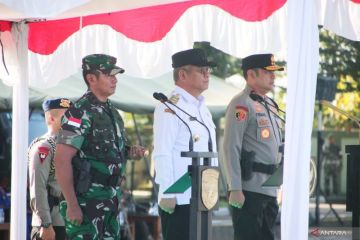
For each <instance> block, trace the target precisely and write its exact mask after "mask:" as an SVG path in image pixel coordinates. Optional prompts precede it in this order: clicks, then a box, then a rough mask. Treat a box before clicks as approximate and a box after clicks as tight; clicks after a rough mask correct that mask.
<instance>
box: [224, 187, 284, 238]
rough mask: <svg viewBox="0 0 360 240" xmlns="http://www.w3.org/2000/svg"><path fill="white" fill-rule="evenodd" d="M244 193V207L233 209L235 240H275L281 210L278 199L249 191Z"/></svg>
mask: <svg viewBox="0 0 360 240" xmlns="http://www.w3.org/2000/svg"><path fill="white" fill-rule="evenodd" d="M243 193H244V195H245V202H244V205H243V207H242V208H241V209H239V208H234V207H231V212H232V221H233V227H234V240H273V239H274V228H275V220H276V216H277V214H278V210H279V206H278V204H277V201H276V198H275V197H271V196H268V195H264V194H260V193H255V192H249V191H243Z"/></svg>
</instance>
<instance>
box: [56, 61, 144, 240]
mask: <svg viewBox="0 0 360 240" xmlns="http://www.w3.org/2000/svg"><path fill="white" fill-rule="evenodd" d="M115 64H116V58H114V57H112V56H109V55H105V54H92V55H88V56H86V57H84V58H83V60H82V68H83V76H84V80H85V82H86V84H87V86H88V91H87V92H86V93H85V94H84V95H83V96H82V97H81V98H80V99H79V100H78V101H76V102H75V103H74V104H73V105H72V106H71V107H70V108H69V110H68V111H67V112H66V113H65V115H64V119H63V121H62V126H61V129H60V133H59V137H58V141H57V142H58V144H57V150H56V156H55V168H56V176H57V178H58V181H59V184H60V187H61V190H62V192H63V195H64V198H65V201H62V202H61V203H60V209H61V214H62V215H63V216H64V217H65V226H66V233H67V236H68V238H69V239H119V238H120V226H119V222H118V220H117V215H118V213H119V206H120V205H119V203H120V194H121V192H120V186H119V181H120V179H121V177H122V174H123V171H124V167H125V161H126V158H127V157H130V158H132V159H134V158H140V157H142V156H143V155H144V148H142V147H140V146H133V147H129V146H128V145H127V141H126V137H125V132H124V122H123V120H122V118H121V116H120V114H119V113H118V110H117V109H116V108H115V107H114V106H113V105H112V103H111V101H110V100H109V99H108V97H109V96H111V95H112V94H114V93H115V89H116V84H117V79H116V76H115V75H116V74H118V73H123V72H124V69H122V68H120V67H118V66H116V65H115Z"/></svg>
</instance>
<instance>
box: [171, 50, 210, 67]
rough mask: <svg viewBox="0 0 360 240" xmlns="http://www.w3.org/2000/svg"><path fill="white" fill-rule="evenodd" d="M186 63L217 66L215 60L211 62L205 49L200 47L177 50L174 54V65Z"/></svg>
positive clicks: (180, 65) (178, 65)
mask: <svg viewBox="0 0 360 240" xmlns="http://www.w3.org/2000/svg"><path fill="white" fill-rule="evenodd" d="M185 65H194V66H199V67H205V66H208V67H215V66H216V64H215V63H214V62H209V61H208V60H207V58H206V54H205V52H204V50H202V49H200V48H195V49H189V50H185V51H181V52H177V53H175V54H174V55H172V67H173V68H178V67H182V66H185Z"/></svg>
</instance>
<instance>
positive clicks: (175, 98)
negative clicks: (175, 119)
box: [169, 94, 180, 104]
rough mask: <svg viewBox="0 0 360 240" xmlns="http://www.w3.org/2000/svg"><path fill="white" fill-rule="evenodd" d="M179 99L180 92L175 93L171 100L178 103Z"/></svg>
mask: <svg viewBox="0 0 360 240" xmlns="http://www.w3.org/2000/svg"><path fill="white" fill-rule="evenodd" d="M179 99H180V94H175V95H172V96H171V97H170V99H169V101H170V102H172V103H173V104H177V103H178V101H179Z"/></svg>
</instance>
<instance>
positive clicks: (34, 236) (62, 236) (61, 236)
mask: <svg viewBox="0 0 360 240" xmlns="http://www.w3.org/2000/svg"><path fill="white" fill-rule="evenodd" d="M53 228H54V231H55V239H56V240H66V239H67V238H66V232H65V227H60V226H53ZM39 235H40V227H32V229H31V235H30V239H31V240H41V238H40V237H39Z"/></svg>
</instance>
